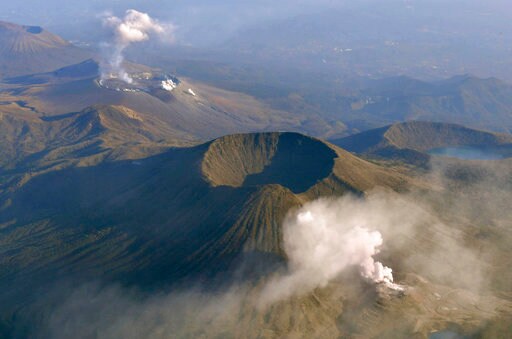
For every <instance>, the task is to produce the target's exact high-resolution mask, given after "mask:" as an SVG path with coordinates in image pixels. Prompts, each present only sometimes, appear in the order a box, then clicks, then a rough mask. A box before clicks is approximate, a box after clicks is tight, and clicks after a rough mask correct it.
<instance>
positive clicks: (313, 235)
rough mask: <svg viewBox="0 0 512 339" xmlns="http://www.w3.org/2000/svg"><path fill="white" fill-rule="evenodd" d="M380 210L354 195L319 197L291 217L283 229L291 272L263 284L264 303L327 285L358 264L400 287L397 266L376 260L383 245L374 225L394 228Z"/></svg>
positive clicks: (376, 280) (376, 278) (373, 278)
mask: <svg viewBox="0 0 512 339" xmlns="http://www.w3.org/2000/svg"><path fill="white" fill-rule="evenodd" d="M380 209H382V206H381V205H376V204H375V203H373V202H372V201H359V200H358V199H355V198H342V199H338V200H326V199H320V200H317V201H314V202H312V203H308V204H306V205H305V206H304V207H302V208H301V209H300V210H299V211H298V213H297V214H295V215H292V216H289V217H287V219H286V220H285V223H284V226H283V227H284V230H283V232H284V248H285V251H286V254H287V256H288V260H289V273H288V274H287V275H284V276H280V277H278V278H275V279H273V280H272V281H271V282H270V283H269V284H268V285H267V286H266V288H264V290H263V299H262V300H263V302H264V303H271V302H274V301H277V300H279V299H283V298H287V297H289V296H290V295H291V294H292V293H297V292H299V293H300V292H307V291H309V290H312V289H314V288H316V287H324V286H326V285H327V283H328V282H329V281H331V280H333V279H335V278H336V277H338V276H339V275H340V274H341V273H342V272H343V271H345V270H347V269H349V268H354V267H355V268H357V269H358V270H359V272H360V274H361V276H362V277H363V278H365V279H368V280H369V281H372V282H374V283H378V284H381V283H382V284H385V285H386V286H388V287H390V288H393V289H397V290H400V289H401V287H400V286H399V285H396V284H394V283H393V274H392V269H391V268H389V267H387V266H384V265H383V264H382V263H381V262H378V261H376V260H375V259H374V256H375V255H376V254H378V253H379V249H380V247H381V246H382V244H383V237H382V235H381V233H380V232H379V231H377V230H375V229H376V228H379V227H382V226H384V227H386V228H389V226H390V225H389V224H390V223H391V222H392V221H391V220H390V219H389V218H388V219H387V220H386V213H382V211H381V210H380ZM375 216H378V217H377V218H375Z"/></svg>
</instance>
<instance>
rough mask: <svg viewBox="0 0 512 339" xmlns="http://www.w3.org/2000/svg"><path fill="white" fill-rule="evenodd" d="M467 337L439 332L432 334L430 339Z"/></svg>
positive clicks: (449, 332)
mask: <svg viewBox="0 0 512 339" xmlns="http://www.w3.org/2000/svg"><path fill="white" fill-rule="evenodd" d="M464 338H466V337H465V336H463V335H461V334H459V333H457V332H453V331H439V332H434V333H431V334H430V335H429V336H428V339H464Z"/></svg>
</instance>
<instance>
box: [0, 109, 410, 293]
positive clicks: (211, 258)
mask: <svg viewBox="0 0 512 339" xmlns="http://www.w3.org/2000/svg"><path fill="white" fill-rule="evenodd" d="M90 114H95V115H96V113H90ZM284 174H286V175H284ZM411 183H412V182H411V180H410V179H409V178H408V177H406V176H404V175H402V174H400V173H399V172H395V171H393V170H390V169H386V168H382V167H379V166H376V165H373V164H371V163H369V162H366V161H364V160H361V159H359V158H357V157H355V156H353V155H351V154H350V153H348V152H345V151H343V150H342V149H340V148H337V147H335V146H332V145H330V144H327V143H324V142H322V141H320V140H318V139H314V138H310V137H306V136H303V135H300V134H294V133H263V134H240V135H232V136H226V137H222V138H220V139H216V140H214V141H212V142H209V143H206V144H202V145H199V146H195V147H192V148H177V149H172V150H170V151H168V152H165V153H162V154H160V155H156V156H153V157H150V158H146V159H139V160H137V161H133V160H124V161H115V162H110V163H102V164H100V165H97V166H88V167H70V168H66V169H61V170H53V171H49V172H47V173H43V174H40V175H39V176H37V177H34V178H32V179H30V180H28V181H26V182H25V183H24V184H16V185H15V186H12V187H10V188H9V189H6V190H4V192H3V194H2V195H1V202H0V206H1V217H0V225H1V228H2V235H1V237H2V238H3V239H7V238H12V237H14V238H16V239H18V240H16V241H9V242H7V243H5V246H6V247H4V250H5V251H7V252H4V253H8V252H9V253H12V254H13V256H9V259H8V262H9V264H8V265H7V266H2V267H3V268H2V272H1V273H0V276H1V277H3V278H2V281H10V280H11V279H14V278H15V277H16V276H17V274H18V273H19V272H21V271H24V272H25V273H24V274H34V277H36V276H37V277H38V278H37V279H43V278H44V277H46V274H48V273H49V272H52V274H57V275H58V274H61V273H63V272H66V274H70V273H73V272H74V273H75V274H77V273H78V272H81V274H82V273H85V272H89V273H91V274H101V275H104V274H107V275H108V276H111V277H112V278H114V277H118V278H121V277H122V279H123V280H126V281H132V282H137V283H142V282H146V283H149V282H151V283H153V284H154V283H162V282H169V281H172V280H173V279H176V278H178V277H183V276H184V275H189V274H197V273H200V272H203V271H204V270H207V271H208V270H210V271H211V270H213V271H215V272H218V271H219V270H222V269H224V268H226V267H229V265H230V263H231V261H232V260H233V259H234V258H235V257H236V256H239V255H240V254H241V253H242V251H243V250H244V249H246V250H247V249H250V250H251V251H257V252H262V253H269V254H275V255H281V253H282V248H281V247H280V242H281V238H280V236H281V231H280V229H279V227H280V224H281V221H282V219H283V218H284V216H285V214H286V213H287V212H288V210H289V209H290V208H292V207H294V206H299V205H301V204H302V203H303V202H305V201H308V200H310V199H314V198H315V197H318V196H322V195H332V194H342V193H343V192H353V193H355V194H361V193H363V192H364V191H367V190H369V189H371V188H372V187H377V186H381V187H387V188H389V189H392V190H399V191H401V190H406V189H407V188H408V187H409V186H410V185H411ZM50 197H51V198H50ZM23 211H24V212H23ZM70 225H76V227H71V228H70V227H69V226H70ZM38 230H40V231H42V232H43V233H40V231H38ZM86 234H89V235H90V236H84V235H86ZM34 237H37V238H39V237H42V238H40V240H37V241H36V243H37V244H38V245H35V247H34V246H29V247H26V244H28V243H29V242H30V243H31V242H33V241H35V239H36V238H34ZM14 238H12V239H14ZM43 239H44V240H43ZM62 242H66V243H67V244H68V245H66V246H64V247H62V246H60V245H59V244H60V243H62ZM113 244H116V245H115V246H114V247H112V245H113ZM15 249H16V250H15ZM11 250H13V251H12V252H10V251H11ZM26 251H31V252H32V253H33V254H34V255H30V257H31V258H32V259H29V258H28V257H27V255H28V252H26ZM36 253H37V254H36ZM5 258H6V259H7V257H5ZM27 260H28V261H27ZM29 262H30V264H29ZM5 263H6V264H7V261H6V262H5ZM71 263H72V264H71ZM27 265H28V266H27ZM17 272H18V273H17ZM29 272H31V273H29ZM43 272H46V273H43ZM59 272H60V273H59ZM41 274H42V275H41Z"/></svg>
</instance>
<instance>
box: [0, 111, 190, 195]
mask: <svg viewBox="0 0 512 339" xmlns="http://www.w3.org/2000/svg"><path fill="white" fill-rule="evenodd" d="M193 141H194V139H193V138H192V137H190V136H188V135H187V134H186V133H183V132H180V131H176V130H174V129H173V128H171V127H169V126H168V125H166V124H164V123H162V122H161V121H159V119H158V118H156V117H152V116H145V117H144V118H142V117H141V116H140V115H139V114H137V113H136V112H134V111H132V110H130V109H128V108H126V107H123V106H101V105H98V106H93V107H89V108H86V109H84V110H83V111H81V112H77V113H71V114H65V115H59V116H53V117H40V116H38V115H36V114H33V113H23V112H19V113H1V112H0V155H1V160H0V190H1V189H3V188H5V187H6V185H7V186H8V184H7V183H8V182H11V180H22V181H24V180H27V179H28V178H30V177H33V176H35V175H38V174H41V173H44V172H47V171H50V170H55V169H62V168H65V167H68V166H85V165H87V166H90V165H94V164H98V163H100V162H102V161H105V160H108V161H114V160H118V159H136V158H141V157H147V156H149V155H151V154H156V153H160V152H162V151H164V150H166V149H168V148H169V147H171V146H183V145H187V144H189V145H190V144H192V142H193ZM5 182H7V183H5Z"/></svg>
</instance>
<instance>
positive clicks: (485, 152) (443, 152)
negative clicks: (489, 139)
mask: <svg viewBox="0 0 512 339" xmlns="http://www.w3.org/2000/svg"><path fill="white" fill-rule="evenodd" d="M428 154H430V155H437V156H441V157H450V158H457V159H462V160H499V159H503V158H504V156H503V155H501V154H499V153H497V152H496V151H495V150H493V149H490V148H489V149H483V148H477V147H469V146H457V147H443V148H434V149H431V150H430V151H428Z"/></svg>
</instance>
